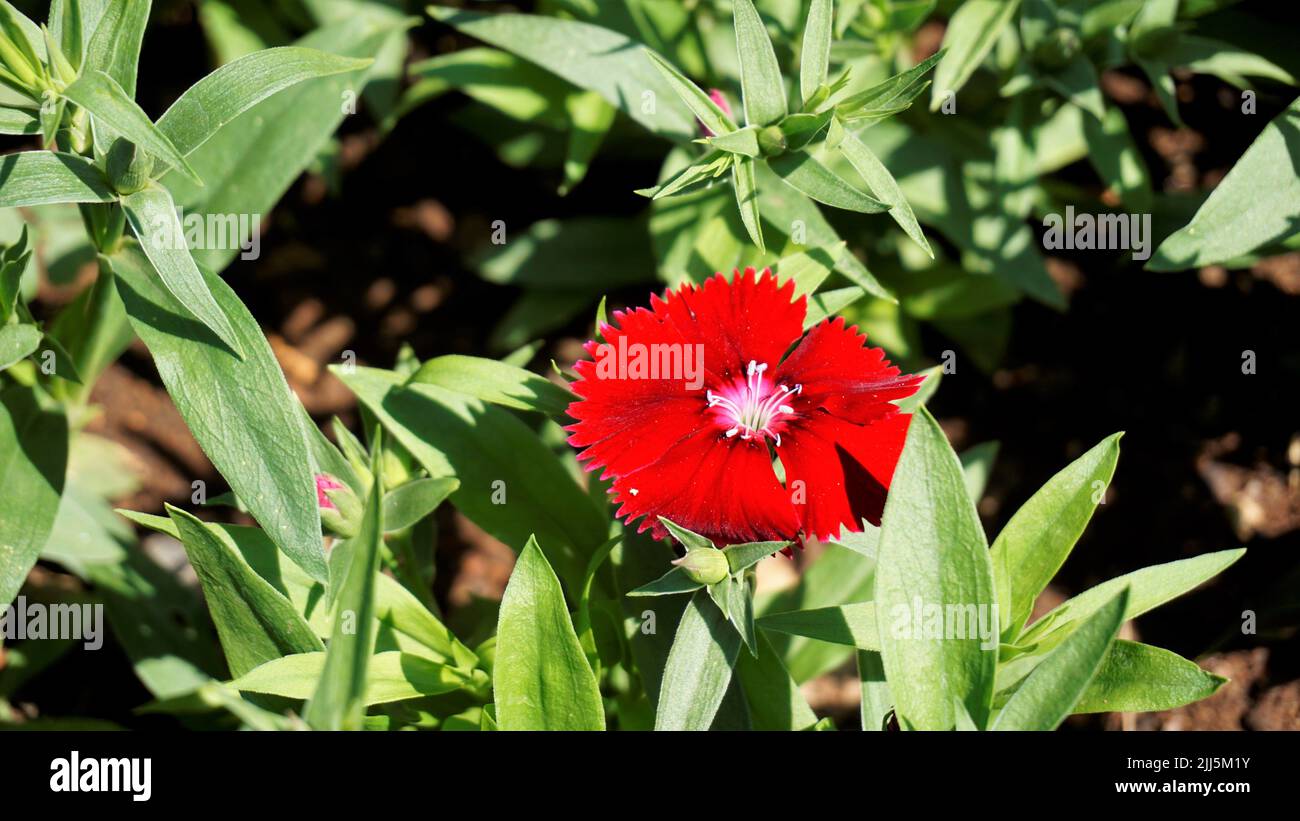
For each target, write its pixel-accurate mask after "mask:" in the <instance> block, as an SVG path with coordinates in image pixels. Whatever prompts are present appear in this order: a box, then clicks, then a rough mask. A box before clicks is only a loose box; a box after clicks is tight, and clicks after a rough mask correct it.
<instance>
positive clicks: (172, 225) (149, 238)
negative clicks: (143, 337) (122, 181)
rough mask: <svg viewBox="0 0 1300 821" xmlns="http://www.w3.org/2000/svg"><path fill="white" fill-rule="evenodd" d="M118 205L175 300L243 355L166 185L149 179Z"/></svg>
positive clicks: (237, 352)
mask: <svg viewBox="0 0 1300 821" xmlns="http://www.w3.org/2000/svg"><path fill="white" fill-rule="evenodd" d="M122 208H123V210H125V211H126V218H127V220H128V221H129V222H130V223H131V230H132V231H134V233H135V236H136V239H138V240H139V241H140V248H141V249H142V250H143V251H144V253H145V256H147V257H148V258H149V263H150V264H151V265H152V266H153V269H154V270H155V271H156V272H157V273H158V278H159V279H160V280H162V283H163V285H165V286H166V287H167V290H168V291H170V292H171V294H172V296H174V297H175V298H176V304H177V305H179V306H181V307H182V309H183V311H184V313H185V314H187V315H189V316H192V317H194V318H195V319H197V320H198V321H199V322H201V323H202V324H203V325H204V327H206V328H207V329H208V330H210V331H212V332H213V333H214V334H216V335H217V337H219V338H220V339H221V341H222V342H223V343H225V344H226V345H227V346H228V347H229V348H230V350H231V351H233V352H235V353H236V354H238V355H239V356H240V358H243V355H244V351H243V349H242V347H241V346H240V343H239V340H238V338H237V336H236V334H235V330H234V328H232V327H231V325H230V318H229V317H227V316H226V314H225V312H224V311H222V310H221V307H220V306H218V305H217V301H216V299H215V298H214V297H213V296H212V292H211V290H210V289H209V288H208V286H207V285H206V284H205V283H204V279H203V274H202V273H200V272H199V266H198V265H196V264H195V263H194V257H193V256H191V255H190V249H189V245H188V243H187V241H186V239H185V227H184V226H183V225H182V224H181V220H180V216H179V215H178V214H177V212H176V204H175V203H173V202H172V198H171V195H170V194H168V193H167V189H165V188H163V187H162V186H161V185H158V184H157V183H152V184H150V185H149V187H148V188H145V189H143V190H141V191H137V192H135V193H134V194H130V195H128V196H126V197H123V198H122Z"/></svg>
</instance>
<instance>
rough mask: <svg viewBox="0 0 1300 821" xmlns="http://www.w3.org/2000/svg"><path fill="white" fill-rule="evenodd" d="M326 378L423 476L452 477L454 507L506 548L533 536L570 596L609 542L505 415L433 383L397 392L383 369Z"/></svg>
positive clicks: (550, 457)
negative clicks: (370, 416)
mask: <svg viewBox="0 0 1300 821" xmlns="http://www.w3.org/2000/svg"><path fill="white" fill-rule="evenodd" d="M334 373H335V374H336V375H338V376H339V378H340V379H342V380H343V382H344V384H346V385H347V386H348V387H349V388H351V389H352V391H353V392H354V393H356V394H357V398H358V399H359V400H360V401H361V403H362V404H363V405H364V406H365V407H366V408H367V409H368V410H370V411H371V412H373V413H374V414H375V416H376V418H377V419H378V420H379V421H380V423H381V424H383V426H384V427H385V428H386V429H387V430H388V431H389V432H390V433H391V434H392V435H393V436H395V437H396V438H397V440H398V442H400V443H401V444H402V445H403V446H404V447H405V448H406V449H407V450H408V451H410V452H411V454H412V455H413V456H414V457H415V458H416V460H417V461H419V463H420V465H421V466H422V467H424V469H425V470H427V471H429V475H430V476H432V477H434V478H439V477H445V476H455V477H457V478H458V479H460V487H459V488H458V489H457V490H456V492H454V493H453V494H452V495H451V502H452V504H454V505H455V506H456V507H457V509H459V510H460V511H461V512H462V513H464V514H465V515H466V516H468V517H469V518H470V519H471V520H472V521H474V522H475V523H476V524H478V525H479V526H480V527H482V528H484V529H485V530H487V531H488V532H489V533H491V534H492V535H493V536H495V537H496V538H497V539H499V540H500V541H502V542H504V543H505V544H508V545H519V544H524V543H525V542H526V541H527V540H528V537H529V536H530V535H532V534H534V533H535V534H536V537H537V541H538V542H539V543H540V544H541V545H542V546H543V548H544V549H545V550H546V551H547V559H548V560H549V561H550V563H551V565H552V566H553V567H555V568H556V571H557V573H558V574H559V576H560V578H561V579H562V580H564V582H565V585H566V587H567V588H568V589H569V591H570V592H571V593H572V594H574V595H576V594H577V591H578V588H577V585H578V584H579V583H580V582H581V579H582V574H583V572H584V570H585V569H586V564H587V559H588V558H589V556H590V555H591V553H592V552H594V551H595V549H596V548H597V547H598V546H599V545H601V544H603V543H604V542H605V540H606V539H607V538H608V533H607V524H606V519H605V516H604V515H603V514H602V513H601V511H600V510H599V509H598V508H597V507H596V504H595V503H594V502H593V501H592V499H591V498H590V497H588V496H587V495H586V494H585V493H584V492H583V490H582V489H581V488H580V487H578V485H577V483H576V482H574V480H573V478H572V476H571V475H570V474H569V473H568V472H567V471H566V470H565V468H564V467H563V466H562V465H561V464H560V461H559V460H558V459H557V458H556V456H555V455H554V454H553V453H551V451H549V450H548V449H547V447H546V446H545V445H543V444H542V443H541V442H540V441H539V440H538V438H537V436H536V434H534V433H533V432H532V430H530V429H529V428H528V427H527V426H526V425H525V424H524V423H523V422H521V421H520V420H519V419H518V418H517V417H515V416H514V415H513V414H512V413H510V412H509V411H506V410H503V409H501V408H498V407H494V406H492V405H486V404H484V403H482V402H481V401H479V400H477V399H474V398H472V397H468V396H466V395H464V394H461V393H456V392H453V391H448V390H446V389H444V388H440V387H437V386H435V385H422V384H414V385H408V386H403V385H402V384H401V382H402V377H401V376H399V375H397V374H395V373H392V372H387V371H381V370H376V369H372V368H356V369H355V370H354V371H352V372H347V371H344V370H342V369H339V368H335V369H334ZM502 494H504V495H502ZM494 499H496V500H497V501H494ZM498 501H504V502H505V504H498V503H497V502H498Z"/></svg>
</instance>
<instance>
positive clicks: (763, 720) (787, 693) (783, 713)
mask: <svg viewBox="0 0 1300 821" xmlns="http://www.w3.org/2000/svg"><path fill="white" fill-rule="evenodd" d="M736 679H737V680H738V681H739V682H740V688H741V690H742V691H743V692H744V694H745V704H746V705H747V706H748V707H749V718H750V722H751V725H752V727H753V729H755V730H807V729H809V728H810V727H812V726H813V725H814V724H816V723H817V715H816V714H815V713H813V711H812V708H811V707H809V706H808V700H807V699H805V698H804V696H803V693H801V692H800V691H799V685H798V684H796V683H795V680H794V679H793V678H791V677H790V672H789V671H788V670H786V669H785V665H784V664H782V663H781V656H780V654H779V653H777V651H776V648H775V647H773V646H772V642H770V641H769V640H768V638H767V636H765V635H763V634H762V633H759V634H758V654H757V655H756V656H751V655H750V654H748V653H740V654H739V655H738V657H737V659H736Z"/></svg>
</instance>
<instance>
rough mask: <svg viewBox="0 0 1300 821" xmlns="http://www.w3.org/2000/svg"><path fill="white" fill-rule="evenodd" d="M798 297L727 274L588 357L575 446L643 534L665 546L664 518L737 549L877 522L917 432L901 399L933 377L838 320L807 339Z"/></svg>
mask: <svg viewBox="0 0 1300 821" xmlns="http://www.w3.org/2000/svg"><path fill="white" fill-rule="evenodd" d="M793 297H794V284H793V283H791V282H787V283H786V284H785V285H784V286H778V285H777V280H776V277H775V276H773V275H772V273H771V272H770V271H767V270H764V271H763V273H762V274H761V275H759V276H756V275H755V272H754V269H753V268H747V269H746V270H745V272H744V273H743V274H741V273H740V272H739V271H737V272H736V274H735V277H734V278H733V279H732V280H731V281H728V280H727V279H726V278H725V277H724V276H722V275H721V274H718V275H716V276H714V277H712V278H711V279H709V280H708V281H707V282H705V283H704V285H702V286H697V285H693V284H687V285H683V286H681V287H680V288H678V289H677V290H675V291H669V292H667V293H666V294H665V295H664V297H663V298H662V299H660V298H659V297H657V296H654V297H651V302H650V309H649V310H647V309H645V308H637V309H634V310H629V311H617V312H615V313H614V320H615V322H616V323H617V326H618V327H615V326H614V325H609V324H602V325H601V327H600V333H601V335H602V336H603V337H604V339H605V342H604V343H603V344H601V343H597V342H595V341H590V342H588V343H587V344H586V349H587V352H588V353H589V354H591V356H592V359H591V360H583V361H580V362H578V363H577V365H576V366H575V370H576V371H577V373H578V376H579V377H580V378H579V379H578V380H577V381H576V382H574V383H573V386H572V387H573V390H574V391H575V392H576V393H577V394H578V396H580V397H581V399H579V400H577V401H575V402H574V403H572V404H571V405H569V410H568V413H569V415H570V416H571V417H573V418H574V419H576V420H577V422H576V423H574V424H572V425H570V426H568V428H567V430H568V431H570V433H571V434H572V435H571V436H570V437H569V444H571V445H573V446H574V447H577V448H582V449H583V450H582V451H581V452H580V453H579V454H578V460H579V461H580V462H583V463H585V467H586V469H587V470H588V471H591V470H597V469H602V468H603V470H604V472H603V473H602V474H601V475H602V478H605V479H613V488H612V489H611V490H610V493H611V494H612V495H613V497H614V502H615V503H617V504H618V505H620V507H619V508H618V512H617V515H618V516H619V517H620V518H623V519H624V521H626V522H629V523H630V522H632V521H633V520H635V519H641V520H642V521H641V523H640V526H639V527H638V532H640V531H644V530H646V529H652V530H653V531H654V534H655V535H656V536H658V537H660V538H663V537H665V536H666V535H667V532H666V530H665V529H664V527H663V526H662V525H661V524H660V523H659V520H658V517H659V516H664V517H666V518H668V519H671V520H672V521H674V522H676V523H677V524H679V525H681V526H683V527H685V528H688V529H690V530H694V531H695V532H697V533H700V534H701V535H704V536H707V537H709V538H710V539H713V541H714V542H715V543H716V544H719V545H726V544H737V543H741V542H749V541H762V540H775V539H794V538H796V537H797V536H798V535H799V534H800V533H802V534H805V535H807V536H813V537H817V538H821V539H829V538H834V537H835V536H837V535H838V534H839V533H840V529H841V527H846V528H848V529H849V530H852V531H859V530H861V529H862V524H861V521H862V519H866V520H867V521H870V522H871V523H873V524H879V523H880V514H881V512H882V510H883V509H884V504H885V493H886V491H887V490H888V488H889V481H890V478H891V477H892V476H893V473H894V465H895V463H897V461H898V456H899V453H900V452H901V451H902V449H903V440H904V438H905V437H906V435H907V425H908V423H909V422H910V421H911V416H910V415H909V414H905V413H900V412H899V411H898V408H897V407H896V406H895V405H894V404H892V400H896V399H902V398H904V397H907V396H910V395H912V394H913V393H915V392H916V389H917V388H918V387H919V385H920V384H921V382H922V379H923V378H922V377H919V376H906V375H901V374H900V373H899V370H898V369H897V368H895V367H892V366H890V364H889V362H888V360H886V359H885V356H884V352H883V351H881V350H880V349H879V348H868V347H866V346H865V344H864V343H865V341H866V337H865V336H864V335H862V334H861V333H859V332H858V329H857V328H856V327H848V328H846V327H845V324H844V320H843V319H838V318H837V319H834V320H830V319H828V320H825V321H823V322H820V323H818V324H817V325H816V326H815V327H813V328H812V329H811V330H810V331H808V333H807V334H804V333H803V330H802V329H803V321H804V315H805V313H806V306H807V300H806V298H805V297H802V296H801V297H799V298H798V299H797V300H795V299H793ZM795 343H798V344H797V345H795ZM792 345H795V347H794V348H793V350H791V346H792ZM773 455H775V456H776V457H777V458H778V459H780V462H781V465H782V466H783V467H784V469H785V484H784V485H782V483H781V482H780V481H778V479H777V474H776V471H775V470H774V467H773Z"/></svg>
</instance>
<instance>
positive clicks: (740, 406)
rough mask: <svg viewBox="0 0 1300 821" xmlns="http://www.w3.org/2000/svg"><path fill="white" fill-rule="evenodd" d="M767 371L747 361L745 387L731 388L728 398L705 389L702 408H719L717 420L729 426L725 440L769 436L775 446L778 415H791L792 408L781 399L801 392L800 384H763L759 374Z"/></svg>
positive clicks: (760, 364)
mask: <svg viewBox="0 0 1300 821" xmlns="http://www.w3.org/2000/svg"><path fill="white" fill-rule="evenodd" d="M766 372H767V363H765V362H759V361H757V360H754V359H751V360H750V361H749V364H748V365H747V366H746V368H745V384H744V385H743V386H740V385H735V386H733V387H732V389H731V390H730V395H725V396H724V395H723V394H721V393H715V392H714V391H713V390H711V389H710V390H706V391H705V392H704V397H705V400H706V403H707V404H706V407H709V408H719V409H721V410H722V411H724V412H725V413H724V414H723V415H722V416H721V417H720V419H721V420H726V421H729V422H731V423H732V427H731V428H730V429H729V430H727V432H726V435H727V437H728V438H730V437H733V436H736V435H737V434H740V438H741V439H745V440H748V439H751V438H754V437H756V436H757V437H758V438H760V439H761V438H764V437H770V438H771V439H772V440H773V441H774V442H775V444H776V445H777V446H778V447H779V446H780V444H781V436H780V434H779V433H778V432H777V431H775V430H773V426H774V425H775V424H776V423H777V422H779V421H781V416H782V415H785V416H792V415H794V413H795V410H794V407H793V406H792V405H790V404H788V403H787V402H786V401H785V400H788V399H790V398H791V397H793V396H797V395H798V394H800V393H802V392H803V385H795V386H794V387H793V388H788V387H786V386H785V385H773V384H765V383H764V379H763V374H764V373H766Z"/></svg>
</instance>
